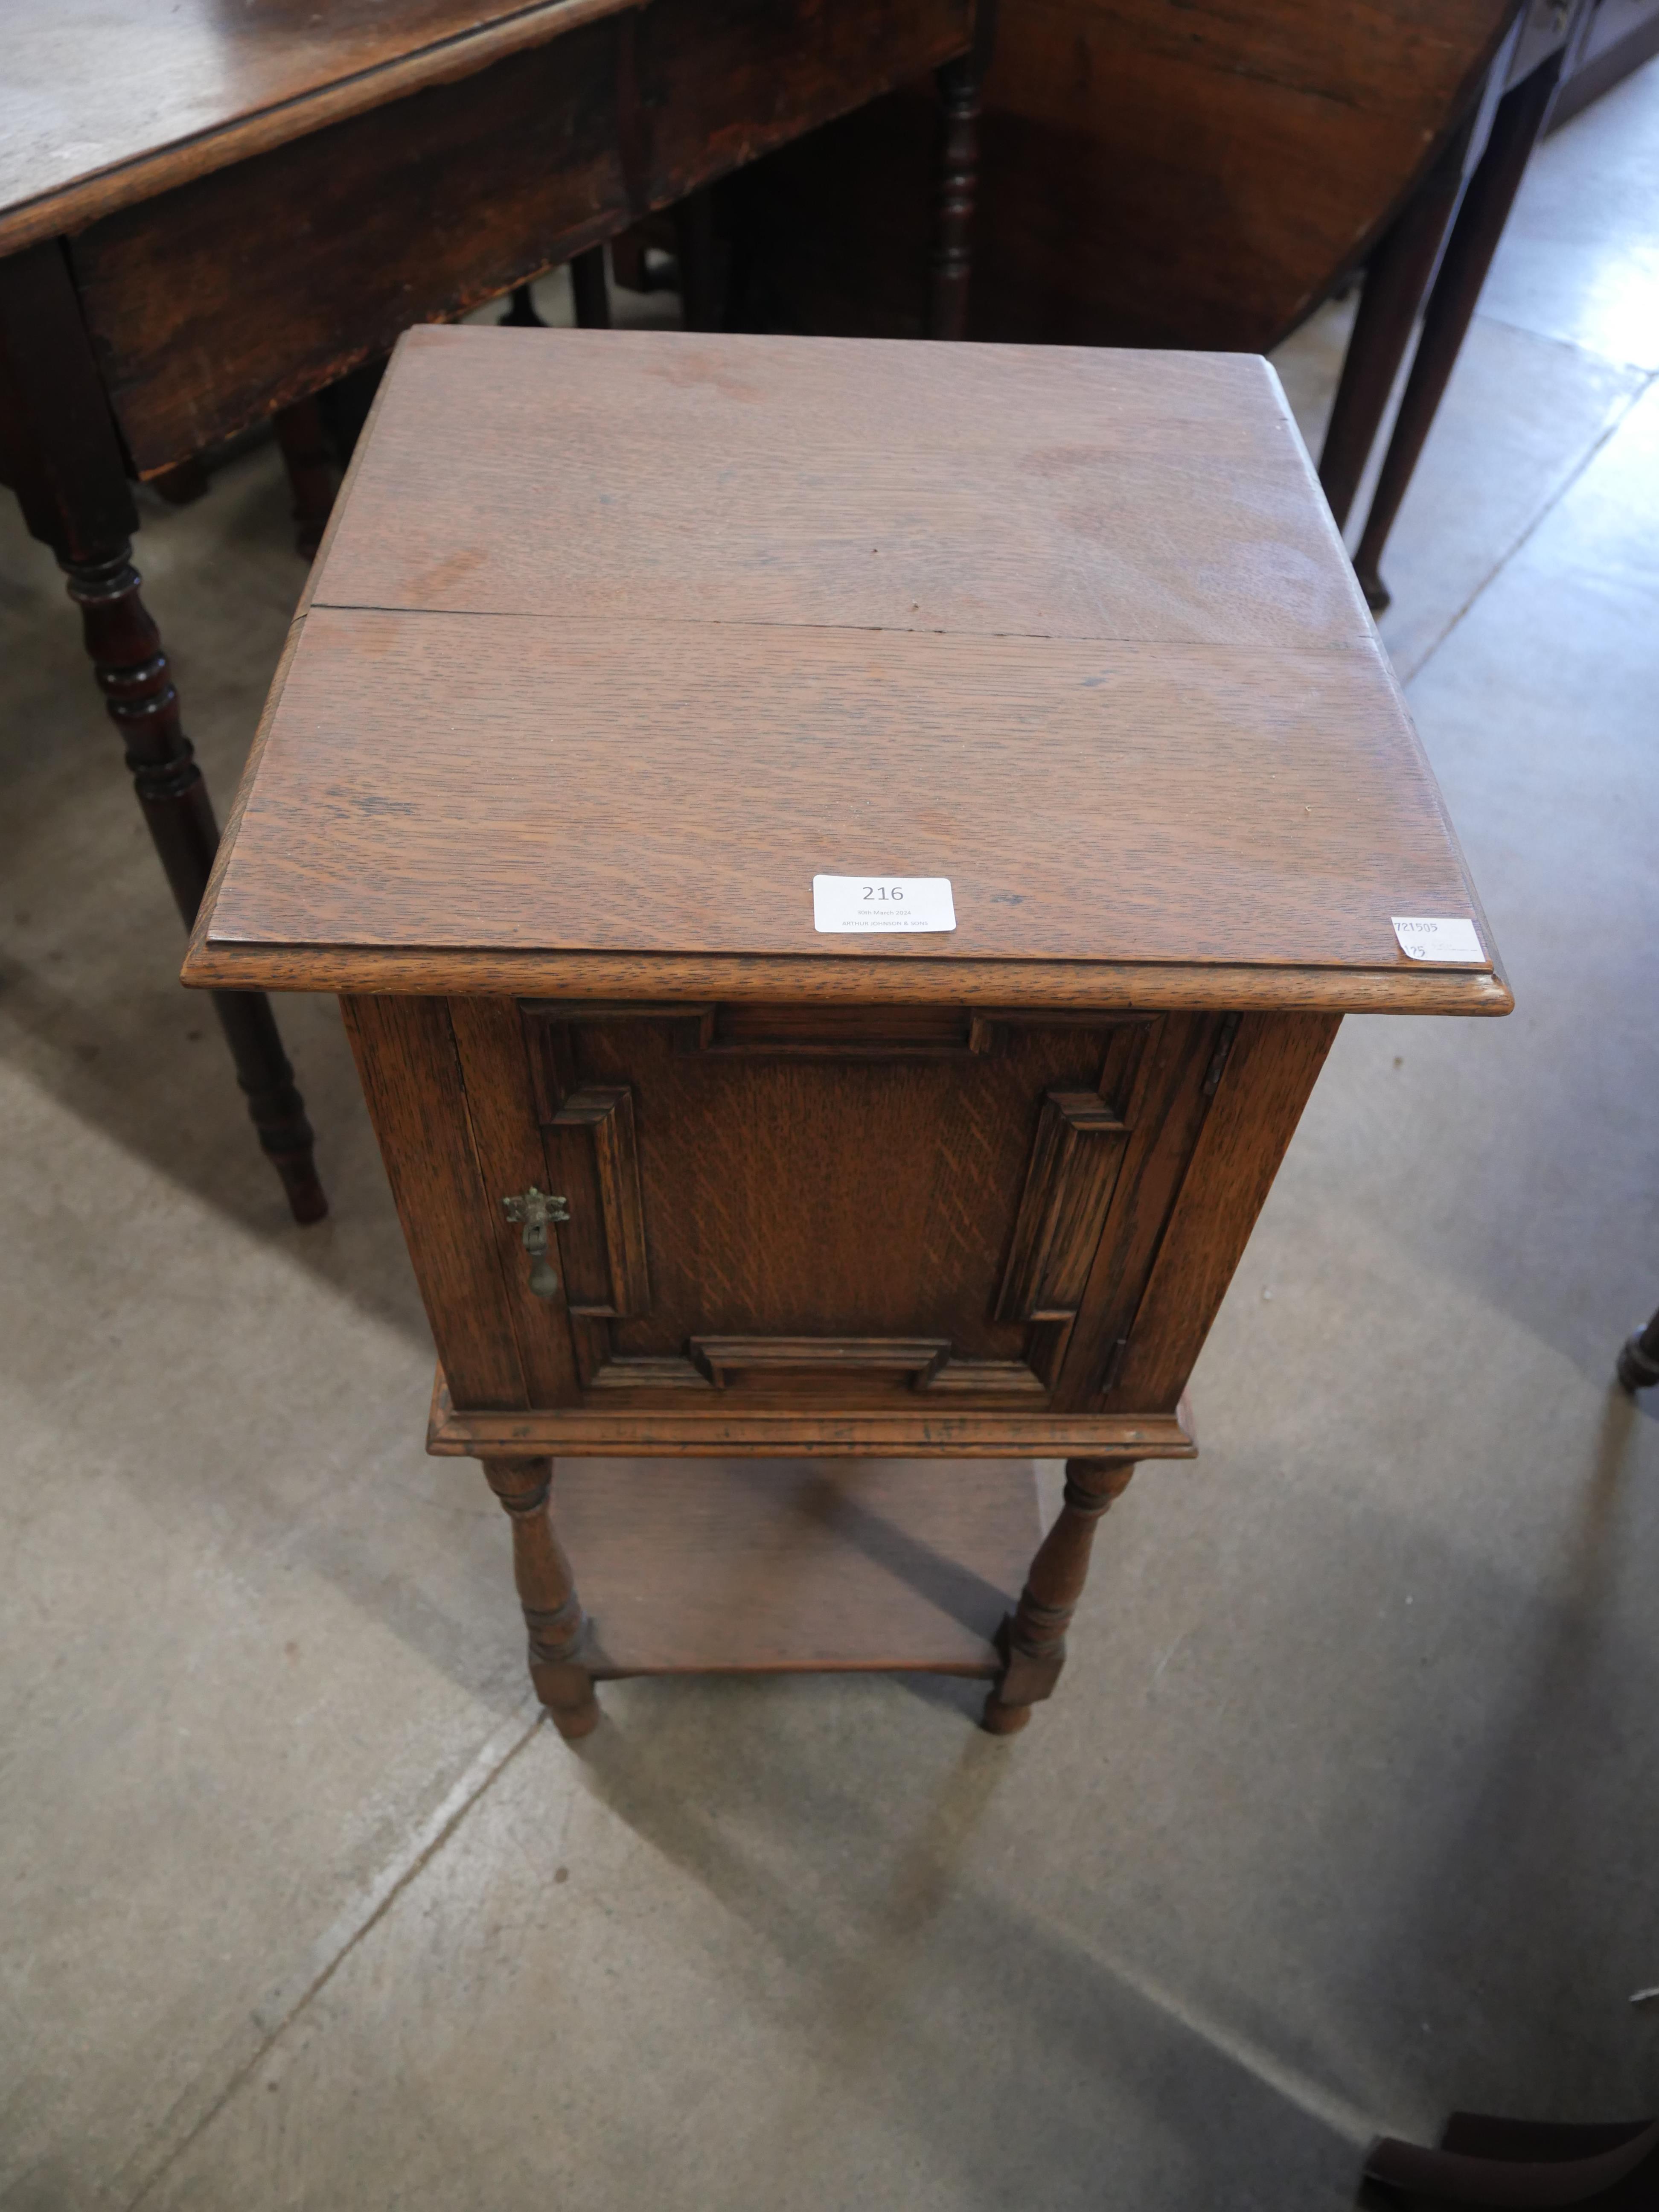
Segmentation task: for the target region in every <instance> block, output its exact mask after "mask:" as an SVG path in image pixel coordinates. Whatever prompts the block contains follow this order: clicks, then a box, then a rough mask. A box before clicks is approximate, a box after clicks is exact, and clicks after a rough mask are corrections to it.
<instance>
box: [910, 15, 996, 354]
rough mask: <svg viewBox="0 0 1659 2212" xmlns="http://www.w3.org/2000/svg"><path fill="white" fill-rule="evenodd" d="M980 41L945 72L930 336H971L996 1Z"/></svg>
mask: <svg viewBox="0 0 1659 2212" xmlns="http://www.w3.org/2000/svg"><path fill="white" fill-rule="evenodd" d="M974 21H975V28H974V43H973V46H972V47H971V48H970V49H969V52H967V53H965V54H961V55H958V57H957V59H956V60H955V61H953V62H946V64H945V67H944V68H943V69H942V70H940V71H939V80H938V82H939V98H940V100H942V101H943V102H944V106H945V121H944V128H943V131H942V133H941V135H940V140H939V183H938V196H937V198H936V199H935V202H934V208H933V259H932V264H931V267H930V271H929V282H928V296H927V335H928V337H930V338H962V337H966V336H967V335H968V285H969V278H970V276H972V273H973V246H974V204H975V199H976V197H977V196H978V192H979V117H980V106H981V94H982V93H983V91H984V87H985V74H986V71H987V70H988V69H989V68H990V65H991V44H992V40H993V37H994V32H995V9H994V0H980V5H979V7H978V8H977V9H976V10H975V19H974Z"/></svg>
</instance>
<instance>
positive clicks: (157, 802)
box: [0, 241, 328, 1221]
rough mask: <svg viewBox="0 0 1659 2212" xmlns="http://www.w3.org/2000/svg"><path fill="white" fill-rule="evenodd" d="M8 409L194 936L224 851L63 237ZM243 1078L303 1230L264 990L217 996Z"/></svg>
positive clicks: (17, 452) (31, 312)
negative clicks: (137, 539) (148, 600)
mask: <svg viewBox="0 0 1659 2212" xmlns="http://www.w3.org/2000/svg"><path fill="white" fill-rule="evenodd" d="M0 411H3V412H4V413H5V414H6V416H7V417H8V422H9V435H8V438H7V443H6V460H7V471H8V474H9V476H10V477H11V480H12V484H13V488H14V489H15V491H16V493H17V495H18V498H19V500H20V501H21V506H22V509H23V516H24V520H25V521H26V522H27V526H28V528H29V532H30V534H31V535H32V536H33V537H34V538H39V539H40V541H41V542H42V543H43V544H47V545H50V546H51V547H52V551H53V553H54V554H55V556H57V560H58V566H59V567H60V568H62V569H63V571H64V575H65V577H66V578H67V580H68V584H69V592H70V597H71V599H74V600H75V601H76V605H78V606H79V607H80V609H81V617H82V629H83V631H84V634H85V637H86V643H87V651H88V655H89V656H90V658H91V660H92V664H93V669H94V674H95V675H96V677H97V679H98V684H99V687H100V690H102V692H103V694H104V701H105V704H106V707H107V708H108V710H109V714H110V718H111V720H112V721H113V722H114V724H115V726H116V728H117V729H118V731H119V732H120V733H121V737H122V739H123V742H124V744H125V749H126V759H127V765H128V767H129V768H130V769H131V771H132V778H133V783H134V786H135V787H136V789H137V795H138V802H139V805H140V806H141V807H142V808H143V815H144V820H145V822H146V823H148V825H149V834H150V836H151V838H152V839H153V841H154V842H155V849H156V851H157V853H158V854H160V856H161V866H162V867H163V868H164V869H165V870H166V872H167V882H168V884H170V885H171V886H172V890H173V897H174V899H175V901H176V902H177V903H178V907H179V913H180V914H181V915H183V917H184V920H185V925H186V927H188V926H189V925H190V924H191V923H192V922H193V921H195V919H196V910H197V907H198V906H199V905H200V904H201V901H202V894H203V892H204V890H206V888H207V880H208V874H209V871H210V868H211V867H212V865H213V856H214V853H215V851H216V848H217V846H218V842H219V831H218V826H217V824H216V822H215V820H214V817H213V807H212V804H211V802H210V799H209V798H208V793H207V786H206V785H205V784H204V781H202V773H201V770H200V769H198V768H197V765H196V762H195V759H194V757H193V755H192V752H191V744H190V740H189V738H186V737H185V733H184V731H183V729H182V727H181V726H180V723H179V696H178V693H177V692H176V691H175V690H174V689H173V683H172V679H171V678H170V676H169V674H168V670H167V654H166V653H164V652H163V651H162V649H161V638H160V636H159V635H158V634H157V631H156V628H155V623H154V622H153V621H152V620H151V619H150V616H149V611H148V609H147V608H146V607H145V605H144V603H143V600H142V599H140V597H139V595H138V573H137V570H136V569H135V568H134V567H133V565H132V557H131V556H132V547H131V533H132V532H133V531H134V530H135V529H136V528H137V520H138V518H137V512H136V510H135V509H134V507H133V503H132V494H131V489H130V488H129V486H128V483H127V480H126V473H125V468H124V466H123V465H122V459H121V451H120V447H119V446H118V443H117V441H116V436H115V428H114V424H113V422H112V421H111V418H110V414H109V409H108V405H107V403H106V400H105V397H104V392H103V387H102V386H101V385H100V382H99V380H98V375H97V370H96V368H95V366H94V362H93V358H92V352H91V348H90V346H89V345H88V341H87V336H86V331H85V327H84V325H82V321H81V316H80V309H79V307H78V305H77V303H76V298H75V292H74V288H73V286H72V285H71V283H70V276H69V270H68V266H67V264H66V263H65V261H64V256H63V252H62V249H61V248H60V247H59V246H58V245H57V243H56V242H55V241H53V242H50V243H48V244H46V245H45V246H34V247H32V248H30V249H29V250H28V251H27V252H24V253H20V254H16V255H14V256H13V257H12V258H10V259H9V260H8V261H3V262H0ZM213 1002H214V1009H215V1012H216V1013H217V1015H218V1017H219V1020H220V1022H221V1024H222V1026H223V1029H224V1031H225V1035H226V1036H227V1038H228V1041H229V1044H230V1048H231V1054H232V1056H233V1058H234V1060H235V1064H236V1075H237V1080H238V1082H239V1083H240V1085H241V1087H242V1090H243V1091H244V1092H245V1093H246V1097H247V1102H248V1111H249V1113H250V1114H251V1115H252V1120H253V1123H254V1127H256V1128H257V1129H258V1133H259V1141H260V1143H261V1145H262V1146H264V1150H265V1152H266V1154H267V1156H268V1158H270V1164H271V1165H272V1166H273V1167H274V1168H275V1169H276V1172H277V1174H278V1175H279V1176H281V1178H282V1181H283V1188H284V1189H285V1190H286V1191H287V1193H288V1200H289V1206H290V1207H291V1208H292V1209H293V1212H294V1218H295V1220H296V1221H317V1220H320V1219H321V1218H322V1216H323V1215H324V1214H325V1213H326V1212H327V1211H328V1200H326V1198H325V1196H324V1194H323V1189H322V1186H321V1184H320V1183H319V1182H318V1180H317V1170H316V1168H315V1165H314V1164H313V1158H312V1143H313V1139H312V1131H311V1125H310V1123H309V1122H308V1121H307V1119H306V1115H305V1107H304V1103H303V1102H302V1101H301V1097H300V1094H299V1092H298V1091H297V1090H296V1089H295V1085H294V1071H293V1069H292V1068H291V1067H290V1066H289V1063H288V1060H287V1057H286V1055H285V1054H284V1053H283V1047H282V1040H281V1038H280V1037H279V1036H278V1035H277V1030H276V1020H275V1018H274V1017H273V1015H272V1013H271V1011H270V1002H269V1001H268V1000H266V999H265V998H264V995H263V994H260V993H258V992H250V991H222V992H218V991H216V992H215V993H214V994H213Z"/></svg>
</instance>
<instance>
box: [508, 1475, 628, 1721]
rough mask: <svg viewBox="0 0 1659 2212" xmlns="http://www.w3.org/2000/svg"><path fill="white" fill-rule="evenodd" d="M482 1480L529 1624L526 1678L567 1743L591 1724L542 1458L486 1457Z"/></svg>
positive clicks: (568, 1578)
mask: <svg viewBox="0 0 1659 2212" xmlns="http://www.w3.org/2000/svg"><path fill="white" fill-rule="evenodd" d="M481 1464H482V1465H483V1471H484V1480H486V1481H487V1482H488V1483H489V1486H490V1488H491V1489H492V1490H493V1491H494V1492H495V1495H496V1497H497V1498H500V1500H501V1504H502V1506H503V1508H504V1509H505V1510H506V1512H507V1516H508V1517H509V1518H510V1519H511V1521H512V1523H513V1581H514V1582H515V1583H517V1585H518V1590H519V1602H520V1605H522V1606H523V1607H524V1619H525V1626H526V1628H527V1629H528V1630H529V1631H530V1679H531V1680H532V1682H533V1683H534V1684H535V1686H536V1695H537V1696H538V1698H539V1699H541V1701H542V1703H543V1705H545V1706H546V1708H547V1710H548V1711H549V1713H550V1715H551V1716H552V1720H553V1725H554V1727H555V1728H556V1729H557V1730H558V1731H559V1734H560V1735H562V1736H563V1737H564V1738H565V1739H566V1741H568V1742H574V1741H575V1740H576V1738H577V1737H579V1736H584V1735H588V1734H590V1733H591V1731H592V1729H596V1728H597V1727H598V1726H599V1720H600V1712H599V1699H597V1698H596V1697H595V1696H594V1695H593V1678H592V1675H591V1674H589V1673H588V1672H587V1670H586V1668H585V1667H582V1666H581V1665H580V1664H579V1663H578V1658H577V1655H578V1653H579V1652H580V1650H581V1644H582V1638H583V1637H584V1635H585V1634H586V1629H587V1622H586V1617H585V1616H584V1614H583V1613H582V1608H581V1602H580V1599H579V1598H578V1597H577V1595H576V1585H575V1582H574V1577H572V1575H571V1572H570V1562H569V1560H568V1559H567V1558H566V1557H565V1555H564V1547H563V1546H562V1544H561V1543H560V1541H559V1540H558V1537H557V1535H556V1534H555V1533H554V1528H553V1516H552V1513H551V1510H550V1507H549V1504H548V1499H549V1495H550V1492H551V1490H552V1487H553V1462H552V1461H551V1460H550V1459H486V1460H484V1461H483V1462H481Z"/></svg>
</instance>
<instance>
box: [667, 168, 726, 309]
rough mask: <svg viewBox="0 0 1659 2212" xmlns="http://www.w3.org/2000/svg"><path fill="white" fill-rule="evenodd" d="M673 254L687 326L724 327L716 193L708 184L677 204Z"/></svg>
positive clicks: (681, 305) (724, 306)
mask: <svg viewBox="0 0 1659 2212" xmlns="http://www.w3.org/2000/svg"><path fill="white" fill-rule="evenodd" d="M674 258H675V259H676V260H677V261H678V264H679V270H680V313H681V318H682V319H683V321H684V325H685V327H686V329H687V330H688V331H719V330H724V329H725V327H726V303H725V301H724V300H723V299H722V297H721V286H720V266H719V247H718V244H717V241H716V240H715V237H714V193H713V192H712V191H709V190H708V188H707V187H706V186H705V188H704V189H703V190H702V191H700V192H692V193H691V194H690V196H689V197H687V198H685V199H683V200H680V201H678V203H677V204H676V205H675V208H674Z"/></svg>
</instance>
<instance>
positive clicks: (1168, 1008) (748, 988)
mask: <svg viewBox="0 0 1659 2212" xmlns="http://www.w3.org/2000/svg"><path fill="white" fill-rule="evenodd" d="M209 912H210V907H209V906H207V905H205V904H204V921H203V924H202V925H198V927H197V934H196V936H195V938H194V939H192V940H191V947H190V950H189V951H188V953H187V954H186V955H185V963H184V967H183V969H182V971H181V980H182V981H184V982H185V984H187V985H189V986H191V987H193V988H196V989H207V990H231V991H249V990H262V991H340V992H347V993H362V994H365V995H367V996H371V997H380V996H409V997H420V998H548V999H556V998H573V999H611V1000H616V999H641V1000H672V999H696V1000H706V999H728V1000H730V999H747V1000H768V1001H771V1002H774V1003H777V1002H781V1001H785V1000H794V1001H798V1002H806V1003H811V1002H813V1001H834V1002H837V1003H857V1002H863V1003H866V1004H884V1005H907V1004H908V1005H919V1004H926V1005H939V1004H941V1003H944V1002H946V1001H949V1002H951V1003H954V1004H959V1005H963V1006H1055V1007H1061V1006H1066V1007H1072V1006H1086V1007H1098V1008H1101V1009H1103V1010H1105V1009H1118V1008H1129V1009H1137V1010H1140V1011H1144V1012H1173V1011H1175V1010H1177V1009H1180V1008H1200V1009H1204V1010H1206V1011H1214V1012H1240V1013H1274V1012H1279V1013H1328V1014H1347V1013H1355V1014H1358V1013H1390V1014H1491V1015H1498V1014H1507V1013H1509V1012H1510V1011H1511V1009H1512V1008H1513V1006H1514V1004H1515V999H1514V994H1512V992H1511V991H1510V987H1509V985H1508V983H1507V982H1506V981H1504V976H1503V975H1502V974H1501V973H1500V972H1499V971H1498V969H1496V968H1494V969H1492V971H1491V972H1488V971H1486V969H1474V968H1465V969H1452V968H1445V969H1425V968H1422V967H1420V966H1418V965H1416V964H1413V965H1412V966H1411V967H1409V968H1407V966H1405V965H1404V956H1403V955H1402V956H1401V963H1402V964H1401V967H1399V968H1398V969H1393V968H1332V967H1291V966H1288V965H1281V966H1273V965H1270V964H1267V963H1262V964H1259V965H1257V964H1247V963H1243V962H1232V963H1222V962H1213V963H1212V962H1204V961H1130V960H1019V959H1004V960H989V959H939V958H930V957H927V956H926V955H921V954H919V955H915V956H914V957H899V958H895V957H892V956H891V955H890V954H889V955H887V956H886V957H882V956H879V955H877V956H872V955H870V954H853V953H847V954H823V955H819V956H817V957H814V956H812V955H810V954H783V953H738V952H726V953H701V952H579V951H567V952H559V951H489V950H487V949H483V948H477V947H464V948H459V949H451V948H447V947H442V946H438V947H420V946H410V947H399V948H398V949H395V950H388V949H387V948H386V947H385V946H381V945H251V944H247V943H246V942H228V941H217V942H216V941H215V940H214V939H212V938H211V937H210V935H209V934H208V931H207V927H206V926H205V925H206V921H207V916H208V914H209Z"/></svg>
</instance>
